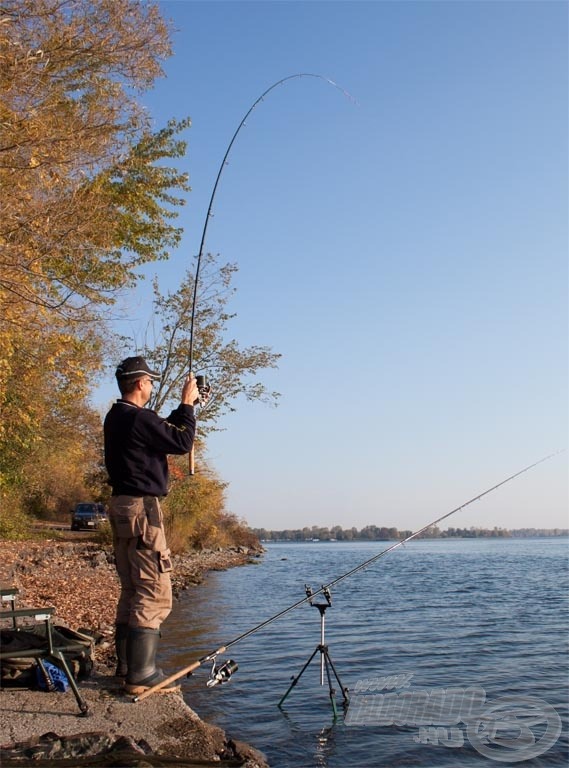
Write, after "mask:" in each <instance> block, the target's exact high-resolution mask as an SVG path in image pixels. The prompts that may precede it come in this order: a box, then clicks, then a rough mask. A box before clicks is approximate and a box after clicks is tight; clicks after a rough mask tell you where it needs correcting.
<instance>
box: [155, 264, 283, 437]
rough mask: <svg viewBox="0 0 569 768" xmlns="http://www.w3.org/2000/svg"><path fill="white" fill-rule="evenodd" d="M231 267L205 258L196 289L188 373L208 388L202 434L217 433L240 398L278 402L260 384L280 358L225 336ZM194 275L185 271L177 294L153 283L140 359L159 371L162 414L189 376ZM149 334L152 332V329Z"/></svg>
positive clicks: (157, 390) (275, 394)
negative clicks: (200, 377)
mask: <svg viewBox="0 0 569 768" xmlns="http://www.w3.org/2000/svg"><path fill="white" fill-rule="evenodd" d="M236 271H237V266H236V265H235V264H219V260H218V257H217V256H215V255H213V254H211V253H207V254H204V256H203V259H202V265H201V270H200V278H199V285H198V294H197V295H198V301H197V303H196V312H195V322H194V328H193V333H194V340H193V341H194V345H193V349H194V352H193V361H192V367H193V370H194V373H196V372H197V373H200V374H204V375H205V376H206V378H207V380H208V382H209V383H210V385H211V395H210V397H209V400H208V402H207V404H206V405H205V406H204V407H203V408H202V409H201V412H200V432H201V433H202V434H207V432H208V431H210V430H212V429H215V428H218V427H216V425H218V424H219V421H220V419H221V417H222V416H223V415H224V414H225V413H227V412H228V411H231V410H234V409H235V407H236V406H235V401H236V399H237V398H238V397H245V398H246V399H247V400H250V401H258V402H263V403H269V404H276V403H277V402H278V398H279V393H278V392H274V391H270V390H269V389H267V387H266V386H265V385H264V384H263V382H262V381H261V379H260V378H259V374H260V373H261V372H262V371H264V370H266V369H269V368H276V367H277V363H278V360H279V358H280V354H278V353H276V352H273V351H272V349H271V348H270V347H268V346H262V345H253V346H250V347H242V346H241V345H240V344H239V343H238V341H237V340H236V339H233V338H231V336H230V335H229V323H230V321H231V319H232V318H233V317H234V314H232V313H230V312H229V311H228V302H229V300H230V298H231V296H232V295H233V293H234V291H235V289H234V287H233V286H232V280H233V277H234V275H235V273H236ZM194 281H195V272H194V271H192V270H188V271H187V272H186V274H185V276H184V279H183V280H182V282H181V284H180V286H179V288H178V289H177V290H175V291H167V292H162V291H161V290H160V287H159V284H158V282H157V281H155V283H154V319H153V323H152V328H154V329H156V330H155V331H154V333H149V336H150V338H149V340H148V343H147V344H145V345H144V348H143V350H142V354H144V356H145V357H147V358H148V359H149V360H150V361H151V362H152V364H153V365H154V367H155V368H156V369H157V370H159V371H161V373H162V379H161V380H160V382H159V383H158V384H157V386H156V387H155V391H154V394H153V399H152V402H151V405H152V407H153V408H155V409H156V410H160V409H162V408H163V407H164V406H165V404H167V403H168V401H172V402H174V401H177V400H178V398H179V393H180V390H181V388H182V383H183V381H184V380H185V378H186V376H187V375H188V363H189V360H188V354H189V348H190V338H191V333H192V322H191V321H192V308H193V296H194V285H195V282H194ZM151 330H152V329H151Z"/></svg>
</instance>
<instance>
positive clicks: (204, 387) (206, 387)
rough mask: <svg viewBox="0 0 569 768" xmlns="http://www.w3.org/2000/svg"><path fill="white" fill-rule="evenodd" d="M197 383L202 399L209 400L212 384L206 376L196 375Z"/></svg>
mask: <svg viewBox="0 0 569 768" xmlns="http://www.w3.org/2000/svg"><path fill="white" fill-rule="evenodd" d="M196 384H197V387H198V392H199V393H200V401H201V400H207V399H208V397H209V396H210V393H211V385H210V384H209V383H208V380H207V379H206V377H205V376H196Z"/></svg>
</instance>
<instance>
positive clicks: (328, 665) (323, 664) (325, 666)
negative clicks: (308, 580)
mask: <svg viewBox="0 0 569 768" xmlns="http://www.w3.org/2000/svg"><path fill="white" fill-rule="evenodd" d="M305 589H306V596H307V597H308V598H312V589H311V588H310V587H309V586H308V584H307V585H306V588H305ZM322 595H323V596H324V598H325V600H326V602H325V603H315V602H313V601H312V600H311V599H310V605H311V606H312V607H313V608H318V611H319V613H320V643H319V644H318V645H317V646H316V648H315V649H314V651H313V653H312V655H311V656H310V658H309V659H308V661H307V662H306V664H305V665H304V666H303V668H302V669H301V670H300V672H299V673H298V675H297V676H296V677H293V679H292V683H291V684H290V685H289V687H288V690H287V692H286V693H285V695H284V696H283V697H282V699H281V700H280V701H279V703H278V705H277V706H278V707H279V709H281V708H282V705H283V704H284V702H285V700H286V698H287V697H288V695H289V693H290V692H291V691H292V689H293V688H294V687H295V686H296V684H297V683H298V681H299V680H300V678H301V677H302V675H303V674H304V671H305V670H306V669H307V668H308V666H309V665H310V662H311V661H312V659H313V658H314V657H315V656H316V654H317V653H319V654H320V685H324V672H326V678H327V680H328V691H329V693H330V702H331V704H332V709H333V711H334V719H335V718H336V717H338V710H337V707H336V690H335V688H334V686H333V685H332V675H331V674H330V670H332V672H333V674H334V677H335V678H336V680H337V682H338V685H339V686H340V690H341V692H342V698H343V707H344V709H345V708H346V707H347V706H348V704H349V702H350V699H349V696H348V689H347V688H346V687H344V685H342V681H341V680H340V678H339V676H338V673H337V672H336V667H335V666H334V663H333V661H332V659H331V658H330V654H329V652H328V646H327V645H326V644H325V642H324V635H325V628H326V610H327V609H328V608H330V606H331V605H332V598H331V597H330V590H329V589H328V588H327V587H323V588H322Z"/></svg>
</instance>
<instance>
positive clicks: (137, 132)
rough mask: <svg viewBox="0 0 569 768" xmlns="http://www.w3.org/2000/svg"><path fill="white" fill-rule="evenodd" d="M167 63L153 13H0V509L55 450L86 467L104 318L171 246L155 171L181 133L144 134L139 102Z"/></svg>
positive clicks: (89, 8)
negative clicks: (90, 398) (142, 267)
mask: <svg viewBox="0 0 569 768" xmlns="http://www.w3.org/2000/svg"><path fill="white" fill-rule="evenodd" d="M170 52H171V51H170V41H169V30H168V26H167V24H166V23H165V22H164V20H163V19H162V17H161V15H160V12H159V9H158V6H157V4H155V3H139V2H135V1H134V0H0V94H1V95H0V408H1V411H2V420H1V422H0V491H2V493H3V494H4V498H5V495H6V493H9V494H12V496H11V498H16V497H20V496H23V497H27V498H28V499H29V498H30V496H31V497H33V498H36V499H37V498H40V497H41V496H42V493H43V491H41V489H40V488H39V485H38V484H41V476H42V471H41V467H42V466H43V467H44V470H45V471H44V472H43V476H44V477H46V472H50V471H51V468H52V467H53V466H54V465H55V464H57V459H56V457H57V455H58V451H60V452H61V454H60V460H59V464H60V465H61V464H64V465H65V466H67V467H68V469H69V467H70V465H69V460H70V457H75V462H76V464H77V466H80V465H81V464H83V466H85V465H87V466H89V461H86V454H85V453H83V449H84V448H85V445H86V444H88V443H89V441H91V442H92V439H91V437H90V436H88V435H87V434H86V433H87V432H89V430H93V429H94V428H95V427H94V424H95V423H96V420H95V419H94V418H87V419H84V420H83V422H82V421H81V419H80V413H81V412H82V411H83V410H87V411H88V410H89V408H88V395H89V392H90V390H91V388H92V386H93V379H94V376H95V375H96V373H97V372H98V371H99V370H100V369H101V367H102V360H103V348H104V347H108V329H107V328H106V326H105V322H104V318H105V311H104V310H105V308H106V307H108V306H109V305H110V304H112V303H113V302H114V301H115V299H116V296H117V295H118V293H119V292H120V291H121V290H123V289H124V288H126V287H129V286H133V285H134V284H135V281H136V279H137V272H136V270H137V268H138V267H139V266H140V265H141V264H144V263H146V262H149V261H152V260H155V259H159V258H166V257H167V255H168V252H169V250H170V249H171V248H172V247H174V246H175V245H176V244H177V242H178V241H179V238H180V235H181V230H180V229H179V228H176V227H175V226H174V225H173V223H172V221H171V220H172V218H174V217H175V215H176V212H175V208H176V207H177V206H178V205H180V204H181V203H182V202H183V200H182V197H181V193H182V192H185V191H187V190H188V188H189V187H188V180H187V177H186V175H185V174H182V173H179V172H177V171H176V170H175V169H174V168H172V167H170V166H168V165H167V164H165V163H164V161H165V160H166V161H169V160H171V159H173V158H177V157H179V156H180V155H182V154H183V153H184V152H185V144H184V142H183V141H181V140H180V139H178V138H177V136H178V134H179V133H180V131H182V130H183V129H185V128H186V127H187V126H188V125H189V121H188V120H183V121H179V122H176V121H172V122H170V123H169V124H168V125H167V126H166V127H165V128H163V129H162V130H158V131H156V130H153V129H152V126H151V122H150V117H149V115H148V114H147V113H146V111H145V110H144V109H143V107H142V106H141V103H140V96H141V94H142V93H143V92H144V91H145V90H146V89H148V88H149V87H151V86H152V85H153V83H154V81H155V79H156V78H157V77H159V76H160V75H161V74H162V63H163V61H164V59H165V58H166V57H167V56H168V55H170ZM92 413H93V412H92V411H91V414H92ZM48 447H49V449H48ZM46 462H47V463H46ZM43 495H44V496H45V494H43Z"/></svg>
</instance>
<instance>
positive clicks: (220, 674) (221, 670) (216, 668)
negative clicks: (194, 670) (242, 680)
mask: <svg viewBox="0 0 569 768" xmlns="http://www.w3.org/2000/svg"><path fill="white" fill-rule="evenodd" d="M238 669H239V665H238V664H237V662H236V661H233V659H229V660H228V661H222V662H220V663H219V664H216V663H215V660H214V662H213V665H212V668H211V672H210V673H209V680H208V681H207V683H206V685H207V687H208V688H213V686H214V685H221V684H223V683H228V682H229V681H230V680H231V676H232V675H233V673H234V672H237V670H238Z"/></svg>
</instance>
